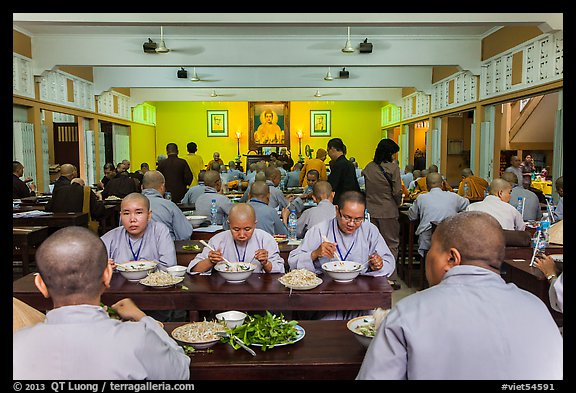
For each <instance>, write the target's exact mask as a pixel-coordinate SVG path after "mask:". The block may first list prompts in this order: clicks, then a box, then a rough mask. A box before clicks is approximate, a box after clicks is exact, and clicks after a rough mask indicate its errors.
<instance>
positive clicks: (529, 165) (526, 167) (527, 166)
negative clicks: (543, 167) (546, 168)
mask: <svg viewBox="0 0 576 393" xmlns="http://www.w3.org/2000/svg"><path fill="white" fill-rule="evenodd" d="M520 169H522V175H523V176H529V177H530V179H532V173H534V172H536V166H535V165H534V160H533V159H532V155H531V154H526V156H525V157H524V161H522V163H521V164H520Z"/></svg>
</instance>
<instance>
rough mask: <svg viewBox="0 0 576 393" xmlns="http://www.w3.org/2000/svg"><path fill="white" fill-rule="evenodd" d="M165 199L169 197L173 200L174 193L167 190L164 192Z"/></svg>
mask: <svg viewBox="0 0 576 393" xmlns="http://www.w3.org/2000/svg"><path fill="white" fill-rule="evenodd" d="M164 199H168V200H169V201H171V200H172V193H171V192H170V191H166V192H165V193H164Z"/></svg>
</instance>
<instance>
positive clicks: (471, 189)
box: [458, 175, 489, 200]
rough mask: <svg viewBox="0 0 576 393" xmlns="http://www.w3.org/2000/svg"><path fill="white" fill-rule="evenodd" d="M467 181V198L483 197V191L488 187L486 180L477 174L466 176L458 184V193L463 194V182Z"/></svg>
mask: <svg viewBox="0 0 576 393" xmlns="http://www.w3.org/2000/svg"><path fill="white" fill-rule="evenodd" d="M465 181H467V182H468V199H480V200H482V199H484V191H486V189H487V188H488V185H489V184H488V182H487V181H486V180H484V179H482V178H481V177H478V176H474V175H471V176H468V177H466V178H464V179H462V181H461V182H460V184H459V185H458V195H460V196H464V182H465Z"/></svg>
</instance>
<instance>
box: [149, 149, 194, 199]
mask: <svg viewBox="0 0 576 393" xmlns="http://www.w3.org/2000/svg"><path fill="white" fill-rule="evenodd" d="M166 154H167V155H168V158H167V159H165V160H162V161H160V162H159V163H158V171H160V172H162V174H163V175H164V179H165V181H166V183H165V185H166V191H168V192H170V193H171V194H172V200H173V201H181V200H182V198H184V195H185V194H186V191H187V187H188V186H189V185H190V183H192V178H193V175H192V171H191V170H190V166H189V165H188V162H187V161H186V160H185V159H183V158H180V157H178V145H177V144H175V143H168V144H167V145H166Z"/></svg>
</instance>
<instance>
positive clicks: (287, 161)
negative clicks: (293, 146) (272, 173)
mask: <svg viewBox="0 0 576 393" xmlns="http://www.w3.org/2000/svg"><path fill="white" fill-rule="evenodd" d="M278 159H279V160H281V161H284V166H283V168H284V169H285V170H286V171H287V172H288V171H290V170H291V169H292V167H294V160H293V159H292V157H291V155H290V154H289V153H288V150H287V149H286V148H285V147H283V148H281V149H280V155H279V156H278Z"/></svg>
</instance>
